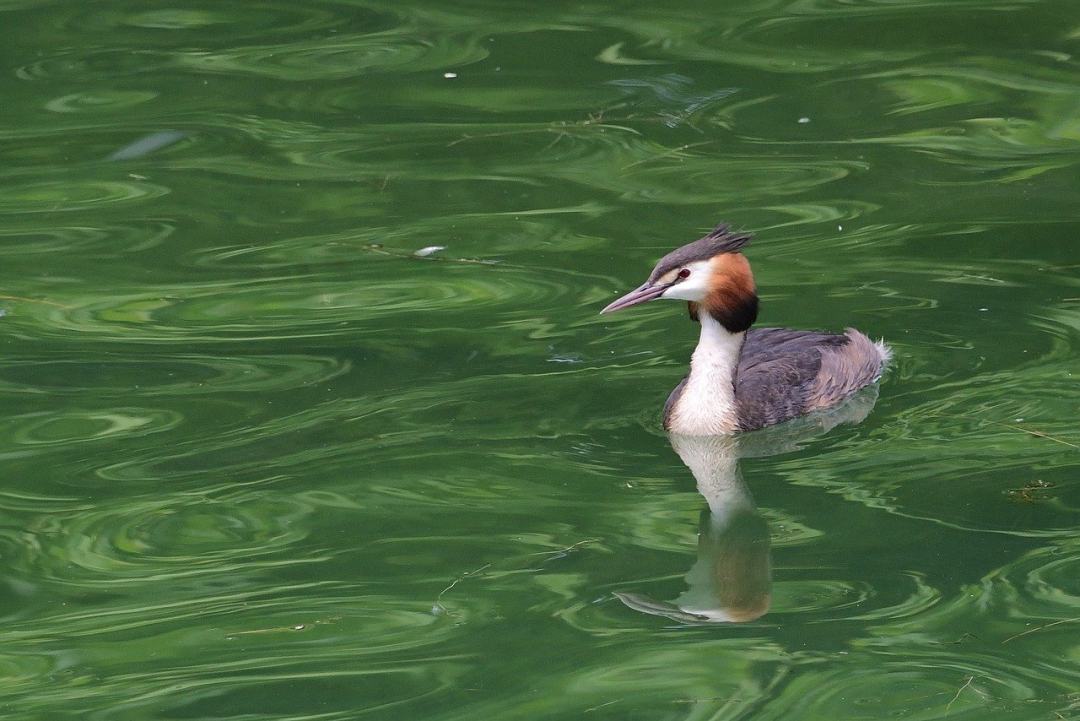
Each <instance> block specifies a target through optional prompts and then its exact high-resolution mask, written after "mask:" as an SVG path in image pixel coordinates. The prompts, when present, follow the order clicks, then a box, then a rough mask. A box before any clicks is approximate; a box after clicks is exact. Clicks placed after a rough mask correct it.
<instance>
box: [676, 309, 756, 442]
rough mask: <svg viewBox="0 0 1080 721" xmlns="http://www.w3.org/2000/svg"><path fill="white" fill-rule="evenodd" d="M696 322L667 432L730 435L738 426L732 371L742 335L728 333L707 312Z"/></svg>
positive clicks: (736, 367)
mask: <svg viewBox="0 0 1080 721" xmlns="http://www.w3.org/2000/svg"><path fill="white" fill-rule="evenodd" d="M700 319H701V336H700V337H699V338H698V344H697V348H695V349H694V355H693V356H692V358H691V359H690V377H689V378H687V380H686V385H685V386H684V387H683V391H682V394H681V395H680V396H679V398H678V400H677V401H676V402H675V406H674V408H672V411H671V418H670V421H669V425H670V428H669V430H671V431H673V432H675V433H685V434H687V435H693V436H711V435H717V434H720V433H734V432H735V431H736V430H738V426H739V424H738V414H737V412H736V407H735V371H736V370H737V369H738V367H739V353H740V352H741V351H742V345H743V339H744V338H745V337H746V332H745V331H743V332H739V333H732V332H731V331H729V330H728V329H727V328H725V327H724V326H722V325H721V324H720V322H719V321H717V320H716V319H714V318H713V317H712V316H711V315H709V314H708V313H707V312H702V313H701V314H700Z"/></svg>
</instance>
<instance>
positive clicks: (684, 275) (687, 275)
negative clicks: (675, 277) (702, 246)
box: [679, 268, 690, 280]
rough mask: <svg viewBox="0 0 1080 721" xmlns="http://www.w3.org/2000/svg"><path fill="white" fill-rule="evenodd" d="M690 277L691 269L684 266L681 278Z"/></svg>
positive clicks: (680, 274)
mask: <svg viewBox="0 0 1080 721" xmlns="http://www.w3.org/2000/svg"><path fill="white" fill-rule="evenodd" d="M689 277H690V269H689V268H683V269H682V270H680V271H679V280H683V279H684V278H689Z"/></svg>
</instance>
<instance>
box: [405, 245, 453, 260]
mask: <svg viewBox="0 0 1080 721" xmlns="http://www.w3.org/2000/svg"><path fill="white" fill-rule="evenodd" d="M440 250H446V246H445V245H429V246H427V247H426V248H421V249H420V250H418V251H416V252H414V253H413V255H414V256H416V257H417V258H426V257H428V256H429V255H435V254H436V253H438V252H439V251H440Z"/></svg>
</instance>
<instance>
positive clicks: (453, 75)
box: [442, 73, 457, 80]
mask: <svg viewBox="0 0 1080 721" xmlns="http://www.w3.org/2000/svg"><path fill="white" fill-rule="evenodd" d="M442 76H443V77H444V78H446V79H447V80H453V79H454V78H456V77H457V73H443V74H442Z"/></svg>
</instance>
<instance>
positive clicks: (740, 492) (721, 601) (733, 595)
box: [615, 385, 878, 624]
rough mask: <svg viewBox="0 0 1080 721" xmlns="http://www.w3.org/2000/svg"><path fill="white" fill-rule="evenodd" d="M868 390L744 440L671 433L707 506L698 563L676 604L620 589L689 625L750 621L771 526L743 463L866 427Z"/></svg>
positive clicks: (764, 606) (625, 597) (646, 609)
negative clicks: (844, 428) (840, 430)
mask: <svg viewBox="0 0 1080 721" xmlns="http://www.w3.org/2000/svg"><path fill="white" fill-rule="evenodd" d="M877 395H878V387H877V386H876V385H874V386H871V387H870V388H867V389H866V390H865V391H863V392H861V393H859V394H857V395H856V396H854V397H853V398H851V399H850V400H848V401H847V402H846V403H844V404H842V405H840V406H838V407H836V408H833V409H830V410H828V411H825V412H822V413H818V414H814V415H811V416H807V417H804V418H799V419H796V420H794V421H791V422H789V423H784V424H782V425H780V426H775V427H772V428H766V429H763V430H761V431H757V432H755V433H749V434H746V435H739V436H686V435H680V434H675V433H673V434H671V435H670V436H669V439H670V441H671V447H672V448H673V449H675V452H676V453H677V454H678V455H679V458H680V459H682V462H683V463H684V464H685V465H686V467H687V468H689V469H690V473H692V474H693V476H694V480H695V481H697V489H698V492H699V493H701V495H702V496H704V498H705V502H706V503H707V504H708V508H706V509H705V510H703V511H702V513H701V524H700V529H699V531H698V545H697V561H696V562H695V563H694V565H693V566H691V567H690V570H689V571H687V572H686V576H685V579H686V586H687V588H686V590H685V591H684V592H683V593H681V594H680V595H679V596H678V597H677V598H675V599H674V600H673V601H658V600H655V599H653V598H650V597H649V596H647V595H644V594H641V593H634V592H628V591H616V592H615V595H616V596H617V597H618V598H619V600H621V601H622V602H623V603H624V604H626V605H627V606H628V607H630V608H632V609H634V610H635V611H640V612H642V613H647V614H650V615H653V616H664V617H666V618H669V619H671V620H673V621H679V622H681V623H686V624H708V623H745V622H748V621H754V620H757V619H759V618H761V617H762V616H764V615H765V614H766V613H767V612H768V610H769V606H770V603H771V601H772V572H771V565H770V539H769V526H768V524H767V523H766V521H765V518H764V517H763V516H762V515H761V513H760V512H758V510H757V507H756V506H755V504H754V499H753V496H752V495H751V493H750V489H749V488H748V486H747V484H746V482H745V481H744V480H743V477H742V473H741V472H740V470H739V460H740V459H742V458H752V457H765V456H774V455H780V454H783V453H790V452H792V451H796V450H798V449H799V448H800V447H801V446H802V445H804V444H805V443H807V442H808V441H810V440H812V439H814V438H816V437H818V436H820V435H822V434H824V433H826V432H828V431H829V430H831V429H832V428H834V427H836V426H837V425H839V424H841V423H851V424H856V423H861V422H862V421H863V419H865V418H866V416H867V415H869V413H870V411H871V410H872V409H873V407H874V404H875V402H876V401H877Z"/></svg>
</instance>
